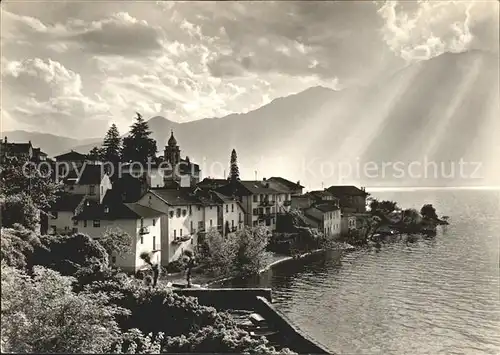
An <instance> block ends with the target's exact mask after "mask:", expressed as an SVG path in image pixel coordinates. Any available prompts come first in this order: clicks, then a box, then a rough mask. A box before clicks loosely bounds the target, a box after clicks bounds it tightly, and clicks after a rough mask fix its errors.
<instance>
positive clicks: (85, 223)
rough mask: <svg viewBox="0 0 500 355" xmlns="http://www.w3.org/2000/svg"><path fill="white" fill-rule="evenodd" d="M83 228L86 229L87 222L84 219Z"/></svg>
mask: <svg viewBox="0 0 500 355" xmlns="http://www.w3.org/2000/svg"><path fill="white" fill-rule="evenodd" d="M83 226H84V227H87V220H86V219H85V220H83Z"/></svg>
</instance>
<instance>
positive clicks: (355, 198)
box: [326, 185, 369, 213]
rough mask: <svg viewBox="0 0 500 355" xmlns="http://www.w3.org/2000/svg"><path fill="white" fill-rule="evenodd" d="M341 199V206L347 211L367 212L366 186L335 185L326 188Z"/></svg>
mask: <svg viewBox="0 0 500 355" xmlns="http://www.w3.org/2000/svg"><path fill="white" fill-rule="evenodd" d="M326 190H327V191H328V192H330V193H331V194H332V195H333V196H335V197H336V198H338V199H339V200H340V207H341V208H342V211H345V212H356V213H363V212H366V198H367V197H368V195H369V194H368V193H367V192H366V191H365V188H364V187H362V188H357V187H356V186H352V185H333V186H330V187H329V188H327V189H326Z"/></svg>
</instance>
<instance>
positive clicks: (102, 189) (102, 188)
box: [101, 185, 104, 195]
mask: <svg viewBox="0 0 500 355" xmlns="http://www.w3.org/2000/svg"><path fill="white" fill-rule="evenodd" d="M101 195H104V187H103V186H102V185H101Z"/></svg>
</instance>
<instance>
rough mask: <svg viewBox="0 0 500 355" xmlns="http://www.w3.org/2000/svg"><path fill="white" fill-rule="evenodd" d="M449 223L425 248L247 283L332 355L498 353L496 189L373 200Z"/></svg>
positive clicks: (320, 262) (289, 268) (391, 250)
mask: <svg viewBox="0 0 500 355" xmlns="http://www.w3.org/2000/svg"><path fill="white" fill-rule="evenodd" d="M373 196H375V197H377V198H382V199H392V200H396V201H398V202H399V204H400V205H401V206H403V207H405V208H406V207H415V208H418V209H419V208H420V207H421V206H422V205H423V204H424V203H433V204H434V206H435V207H436V208H437V210H438V214H439V215H448V216H450V222H451V224H450V225H449V226H446V227H443V228H442V229H441V230H440V231H439V233H438V235H437V236H436V237H435V238H433V239H431V240H421V241H419V242H416V243H413V244H408V245H407V244H404V243H401V244H392V245H387V244H386V245H383V246H382V249H381V250H380V251H379V252H376V251H374V250H360V251H356V252H353V253H351V254H348V255H346V256H344V257H343V258H342V259H341V261H340V262H335V261H334V259H335V258H334V257H333V256H332V255H323V256H318V257H314V259H312V260H310V262H309V263H308V265H302V264H300V263H298V264H282V265H280V266H278V267H277V268H275V269H273V270H271V271H269V272H268V273H266V274H263V275H261V276H260V277H259V278H258V279H256V280H251V281H247V282H246V285H247V286H257V285H258V286H266V287H272V289H273V298H274V302H275V303H276V306H277V308H279V309H280V310H282V311H283V312H284V313H285V314H287V315H288V317H289V318H290V319H292V320H293V321H294V322H295V323H296V324H297V325H299V326H300V327H301V328H302V329H303V330H304V331H306V332H308V333H309V334H310V335H312V336H313V337H314V338H316V339H318V340H319V341H321V342H322V343H323V344H325V345H327V346H328V347H329V348H330V349H331V350H332V351H335V352H336V353H338V354H344V355H345V354H413V355H415V354H495V355H496V354H500V300H499V290H500V288H499V241H500V238H499V235H500V191H463V190H461V191H460V190H459V191H449V190H448V191H443V190H441V191H416V192H415V191H414V192H383V193H381V192H379V193H377V192H374V193H373Z"/></svg>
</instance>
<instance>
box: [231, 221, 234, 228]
mask: <svg viewBox="0 0 500 355" xmlns="http://www.w3.org/2000/svg"><path fill="white" fill-rule="evenodd" d="M231 227H232V228H234V219H232V220H231Z"/></svg>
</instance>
